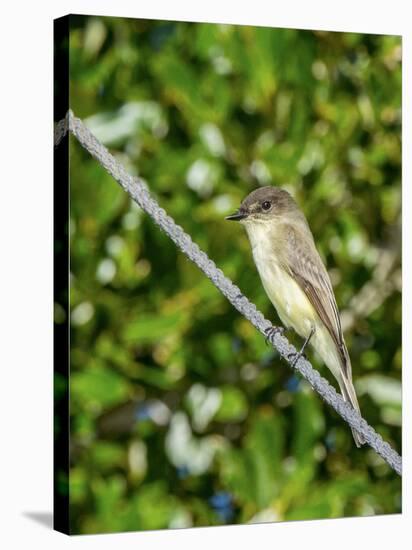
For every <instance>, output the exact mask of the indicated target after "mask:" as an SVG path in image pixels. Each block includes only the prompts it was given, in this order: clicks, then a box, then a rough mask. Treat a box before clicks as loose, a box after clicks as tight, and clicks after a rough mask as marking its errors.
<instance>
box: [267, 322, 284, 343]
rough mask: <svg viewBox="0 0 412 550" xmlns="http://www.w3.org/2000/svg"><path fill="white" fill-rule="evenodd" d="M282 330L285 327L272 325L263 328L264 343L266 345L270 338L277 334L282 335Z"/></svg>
mask: <svg viewBox="0 0 412 550" xmlns="http://www.w3.org/2000/svg"><path fill="white" fill-rule="evenodd" d="M284 332H285V329H284V328H283V327H275V326H273V325H272V326H271V327H269V328H267V329H266V330H265V334H266V338H265V343H266V345H268V343H269V340H270V338H273V337H274V336H276V335H277V334H280V336H283V334H284Z"/></svg>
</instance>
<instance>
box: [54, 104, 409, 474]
mask: <svg viewBox="0 0 412 550" xmlns="http://www.w3.org/2000/svg"><path fill="white" fill-rule="evenodd" d="M67 127H68V128H69V130H70V132H71V133H72V134H73V135H74V136H75V137H76V139H77V140H78V141H79V142H80V144H81V145H82V147H84V149H86V150H87V151H88V152H89V153H90V154H91V155H92V156H93V157H94V158H95V159H96V160H97V161H98V162H99V163H100V164H101V165H102V166H103V167H104V168H105V169H106V170H107V172H108V173H109V174H111V175H112V176H113V178H114V179H115V180H116V181H117V182H118V183H119V184H120V186H121V187H122V188H123V189H124V190H125V191H126V192H127V193H128V194H129V195H130V197H131V198H132V199H133V200H134V201H135V202H136V203H137V204H138V205H139V206H140V207H141V208H142V210H144V211H145V212H146V213H147V214H148V215H149V216H150V217H151V218H152V219H153V220H154V222H155V223H156V224H157V225H158V226H159V227H160V229H162V231H164V232H165V233H166V234H167V235H168V236H169V237H170V239H172V241H173V242H174V243H175V244H176V246H177V247H178V248H180V250H181V251H182V252H183V253H184V254H185V255H186V256H188V258H190V259H191V260H192V262H194V263H195V264H196V265H197V266H198V267H199V269H201V270H202V271H203V273H204V274H205V275H206V276H207V277H208V278H209V279H210V280H211V281H212V283H213V284H214V285H215V286H216V287H217V288H218V289H219V290H220V292H221V293H222V294H223V295H224V296H225V297H226V298H227V299H228V300H229V302H230V303H231V304H232V305H233V307H235V308H236V309H237V310H238V311H239V313H241V314H242V315H243V316H244V317H245V318H246V319H248V320H249V321H250V322H251V323H252V325H253V326H254V327H255V328H256V329H257V330H259V331H260V332H261V333H262V334H263V335H265V336H266V334H265V331H266V330H267V329H268V328H270V327H271V323H270V321H268V320H267V319H265V317H264V316H263V314H262V313H261V312H260V311H258V309H257V308H256V306H255V304H253V303H251V302H250V301H249V300H248V299H247V298H246V296H244V295H243V294H242V292H241V291H240V289H239V288H238V287H237V286H236V285H234V284H233V283H232V281H231V280H230V279H228V278H227V277H226V276H225V275H224V274H223V272H222V271H221V270H220V269H219V268H218V267H217V266H216V265H215V263H214V262H213V261H212V260H210V259H209V258H208V256H207V255H206V254H205V252H203V251H202V250H200V248H199V246H198V245H197V244H196V243H194V242H193V241H192V239H191V237H190V236H189V235H188V234H187V233H185V232H184V231H183V229H182V228H181V227H180V226H179V225H177V224H176V223H175V222H174V220H173V219H172V218H171V217H170V216H168V215H167V213H166V212H165V210H164V209H163V208H161V207H160V206H159V205H158V204H157V202H156V201H155V200H154V199H153V197H152V196H151V195H150V193H149V191H148V190H147V188H146V185H145V184H144V183H143V182H142V181H141V180H140V179H139V178H138V177H134V176H131V175H130V174H128V173H127V172H126V170H125V169H124V167H123V166H122V165H121V164H120V163H119V162H118V161H117V160H116V159H115V158H114V156H113V155H112V154H110V153H109V151H108V150H107V149H106V147H104V145H102V144H101V143H100V142H99V141H98V140H97V139H96V138H95V137H94V135H93V134H92V133H91V132H90V130H89V129H88V128H87V127H86V126H85V125H84V123H83V122H82V121H81V120H80V119H79V118H76V117H75V116H74V114H73V112H72V111H69V112H68V113H67V115H66V122H62V121H60V123H58V125H57V128H58V131H57V132H55V135H56V136H57V139H58V141H61V139H62V131H64V130H65V129H66V128H67ZM58 141H57V142H55V143H56V145H57V143H58ZM269 341H270V342H271V344H272V345H273V347H274V348H275V349H276V350H277V351H278V352H279V354H280V355H281V357H283V359H285V360H286V361H287V362H288V363H289V365H290V366H291V367H292V368H294V369H295V370H296V371H298V372H299V373H300V374H301V375H302V376H303V377H304V378H305V379H306V380H307V381H308V382H309V384H310V385H311V386H312V388H313V389H314V390H315V391H316V392H317V393H318V394H319V395H320V396H321V397H322V398H323V399H324V400H325V401H326V403H328V404H329V405H330V406H331V407H333V409H335V411H336V412H337V413H338V414H339V415H340V416H341V417H342V418H343V419H344V420H345V421H346V422H347V423H348V424H349V425H350V427H351V428H353V429H354V430H356V431H357V432H359V433H360V434H361V435H362V436H363V437H364V438H365V441H366V442H367V443H368V444H369V445H370V446H371V447H372V448H373V449H374V450H375V451H376V452H377V453H378V454H379V455H380V456H381V457H382V458H383V459H384V460H385V461H386V462H387V463H388V464H389V466H390V467H391V468H393V469H394V470H395V471H396V472H397V473H398V474H399V475H402V458H401V457H400V456H399V454H398V453H397V452H396V451H395V450H394V449H392V447H391V446H390V445H389V443H386V442H385V441H383V439H382V437H381V436H380V435H379V434H377V433H376V431H375V430H374V429H373V428H372V427H371V426H369V424H368V423H367V422H366V421H365V420H364V419H363V418H362V417H361V415H360V414H359V413H358V412H357V411H355V410H354V409H353V408H352V407H351V406H350V405H349V404H348V403H346V402H345V401H344V400H343V398H342V396H341V395H339V394H338V393H337V392H336V390H335V389H334V388H333V387H332V386H331V385H330V384H329V383H328V382H327V380H325V379H324V378H322V377H321V376H320V374H319V373H318V371H317V370H315V369H314V368H313V367H312V365H311V364H310V363H309V361H307V360H306V359H305V358H303V357H300V358H299V360H298V361H297V362H296V363H295V364H293V363H292V362H291V361H290V360H289V359H288V357H289V358H290V357H293V354H296V349H295V348H294V347H293V346H292V345H291V344H290V343H289V341H288V340H287V339H286V338H285V337H284V336H281V335H280V334H273V333H271V336H270V337H269Z"/></svg>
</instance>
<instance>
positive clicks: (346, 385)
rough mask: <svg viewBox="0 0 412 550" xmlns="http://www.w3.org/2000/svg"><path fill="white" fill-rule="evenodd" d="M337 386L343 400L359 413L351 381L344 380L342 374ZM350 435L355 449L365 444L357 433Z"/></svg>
mask: <svg viewBox="0 0 412 550" xmlns="http://www.w3.org/2000/svg"><path fill="white" fill-rule="evenodd" d="M339 386H340V391H341V392H342V396H343V399H344V400H345V401H347V402H348V403H350V404H351V405H352V407H353V408H354V409H355V410H357V411H358V412H359V413H360V408H359V403H358V399H357V397H356V392H355V388H354V386H353V383H352V380H350V379H349V378H346V377H345V375H344V374H343V373H342V374H341V376H340V377H339ZM352 434H353V439H354V440H355V443H356V446H357V447H361V446H362V445H363V444H364V443H366V441H365V438H364V437H363V436H362V435H361V434H360V433H359V432H357V431H355V430H352Z"/></svg>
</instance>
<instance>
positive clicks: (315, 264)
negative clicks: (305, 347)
mask: <svg viewBox="0 0 412 550" xmlns="http://www.w3.org/2000/svg"><path fill="white" fill-rule="evenodd" d="M285 229H286V232H285V233H286V236H287V238H286V242H287V251H286V257H285V264H286V265H285V267H286V268H287V269H288V270H289V273H290V274H291V275H292V276H293V278H294V279H295V281H296V282H297V283H298V284H299V286H300V288H301V289H302V290H303V291H304V292H305V294H306V296H307V297H308V299H309V301H310V303H311V304H312V306H313V307H314V308H315V310H316V312H317V313H318V315H319V317H320V319H321V321H322V322H323V324H324V325H325V327H326V328H327V330H328V332H329V334H330V335H331V337H332V339H333V341H334V342H335V344H336V347H337V350H338V351H339V355H340V357H341V360H342V367H343V370H344V374H345V375H346V376H350V375H351V373H350V370H351V366H350V359H349V355H348V351H347V349H346V345H345V342H344V339H343V335H342V327H341V322H340V316H339V311H338V306H337V305H336V300H335V295H334V293H333V288H332V284H331V282H330V279H329V275H328V272H327V271H326V268H325V266H324V265H323V262H322V260H321V258H320V256H319V253H318V251H317V250H316V247H315V245H314V243H313V241H312V239H308V238H307V237H305V235H304V234H302V232H300V231H299V230H298V229H295V228H294V227H292V226H291V225H288V226H287V227H286V228H285Z"/></svg>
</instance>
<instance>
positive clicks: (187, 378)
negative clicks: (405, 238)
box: [70, 16, 401, 533]
mask: <svg viewBox="0 0 412 550" xmlns="http://www.w3.org/2000/svg"><path fill="white" fill-rule="evenodd" d="M400 48H401V43H400V38H399V37H391V36H377V35H376V36H374V35H361V34H349V33H331V32H310V31H296V30H284V29H268V28H253V27H236V26H229V25H209V24H189V23H184V24H183V23H176V22H161V21H145V20H133V19H115V18H97V17H80V16H74V17H72V18H71V37H70V71H71V72H70V75H71V88H70V97H71V107H72V109H73V110H74V112H75V113H76V115H78V116H80V117H82V118H83V119H85V121H86V123H87V124H88V125H89V127H90V128H91V130H92V131H93V132H94V133H95V134H96V136H97V137H98V138H99V139H101V140H102V141H103V142H104V143H105V144H106V145H107V146H108V147H109V148H110V149H111V150H112V151H113V152H114V153H115V154H116V156H117V157H118V158H119V159H120V160H121V162H123V163H124V165H125V166H126V168H127V170H128V171H129V172H131V173H134V174H138V175H140V176H141V177H142V178H144V179H145V180H146V181H147V183H148V185H149V187H150V190H151V192H152V193H153V194H154V195H155V196H156V197H157V199H158V200H159V202H160V203H161V205H162V206H164V207H165V208H166V210H167V211H168V212H169V213H170V214H171V215H172V216H173V217H174V218H175V219H176V221H177V222H178V223H179V224H180V225H182V226H183V227H184V228H185V230H186V231H187V232H188V233H190V234H191V235H192V237H193V239H194V240H195V241H196V242H197V243H198V244H199V245H200V246H201V247H202V248H203V249H204V250H205V251H206V252H207V253H208V254H209V255H210V256H211V257H212V258H213V259H214V260H215V261H216V263H217V264H218V266H219V267H221V268H222V269H223V270H224V272H225V273H226V274H227V275H228V276H229V277H231V278H232V279H233V280H234V281H235V283H236V284H238V285H239V287H240V288H241V289H242V291H243V292H244V293H245V294H246V295H247V296H248V297H249V298H250V299H251V300H252V301H254V302H255V303H256V304H257V306H258V307H259V308H260V309H262V310H263V312H264V313H265V315H266V316H268V317H269V318H271V319H273V321H274V322H277V318H276V314H275V312H274V311H273V308H272V306H271V305H270V303H269V301H268V299H267V297H266V295H265V293H264V291H263V288H262V286H261V283H260V280H259V277H258V274H257V272H256V268H255V267H254V264H253V261H252V258H251V253H250V247H249V243H248V242H247V238H246V235H245V234H244V232H243V230H242V228H241V227H240V226H236V225H234V224H229V223H227V222H225V221H224V216H225V215H227V214H228V213H230V212H231V211H232V210H233V209H235V208H236V207H237V206H238V205H239V202H240V201H241V199H242V198H243V197H244V196H245V195H246V194H247V193H249V192H250V191H251V190H252V189H254V188H256V187H258V186H259V185H266V184H269V183H273V184H274V185H280V186H283V187H285V188H286V189H288V190H289V191H290V192H291V193H292V194H293V195H294V196H295V198H296V200H297V201H298V202H299V204H300V205H301V206H302V208H303V209H304V211H305V214H306V216H307V218H308V220H309V223H310V225H311V228H312V231H313V233H314V236H315V239H316V242H317V243H318V246H319V250H320V252H321V254H322V255H323V256H324V258H325V261H326V262H327V265H328V268H329V270H330V273H331V277H332V281H333V284H334V287H335V291H336V296H337V301H338V304H339V306H340V309H341V312H342V319H343V324H344V327H345V337H346V340H347V344H348V348H349V350H350V355H351V358H352V364H353V373H354V379H355V385H356V386H357V389H358V394H359V400H360V404H361V409H362V412H363V415H364V416H365V418H366V419H367V420H368V421H369V422H370V423H371V424H372V425H374V426H375V427H376V429H377V430H378V431H379V432H380V433H381V434H382V436H383V437H384V438H385V439H387V440H388V441H390V442H391V443H392V444H393V445H394V446H395V447H396V448H397V449H399V450H400V444H401V439H400V438H401V431H400V424H401V395H400V379H401V294H400V290H401V287H400V276H401V275H400V274H401V271H400V215H401V172H400V166H401V146H400V128H401V126H400V125H401V112H400V108H401V64H400ZM70 162H71V182H70V184H71V204H70V216H71V225H70V230H71V233H70V234H71V273H72V276H71V295H70V299H71V349H72V353H71V383H70V391H71V415H72V418H71V436H72V445H71V448H72V457H71V463H72V470H71V475H70V496H71V518H72V529H73V532H78V533H95V532H110V531H122V530H137V529H158V528H167V527H185V526H191V525H215V524H222V523H243V522H259V521H282V520H292V519H311V518H323V517H341V516H362V515H373V514H381V513H396V512H399V511H400V508H401V503H400V502H401V498H400V492H401V482H400V479H399V478H398V476H397V475H396V474H395V473H394V472H392V471H391V470H390V468H389V467H388V466H387V465H385V464H384V463H383V462H382V461H381V460H380V459H379V458H378V457H377V456H376V454H375V453H374V452H373V451H372V450H370V449H367V448H362V449H360V450H358V449H356V447H355V446H354V444H353V441H352V436H351V433H350V430H349V428H348V427H347V426H346V425H345V424H344V422H343V421H342V420H341V419H340V418H339V417H338V416H337V415H336V414H335V413H334V412H333V411H331V410H330V409H329V408H328V407H327V406H324V404H323V403H322V402H321V401H320V400H319V398H318V397H317V395H316V394H314V393H313V392H312V391H311V389H310V388H308V387H307V385H306V383H304V382H303V381H299V380H297V379H296V378H295V377H294V376H293V374H292V372H291V371H290V369H289V367H287V366H286V365H285V364H284V363H283V362H282V361H281V360H280V358H279V357H278V356H277V354H276V353H273V352H272V350H271V349H270V348H269V347H267V346H265V343H264V339H263V338H262V337H261V335H259V334H257V333H256V331H255V330H254V329H253V327H251V325H250V324H249V323H248V322H247V321H246V320H244V319H242V318H239V315H238V314H237V312H236V311H234V310H233V309H232V307H231V306H230V305H229V304H228V303H227V301H226V300H225V299H224V297H223V296H221V295H220V294H219V293H218V292H217V290H216V289H215V288H214V287H213V285H212V284H211V283H210V282H209V281H208V280H207V279H205V277H204V276H203V275H202V274H201V273H200V272H199V271H198V270H197V268H195V267H194V266H193V265H192V264H191V263H190V261H188V260H187V258H185V257H183V256H182V255H181V254H180V253H179V252H178V251H177V250H176V248H175V247H174V245H173V244H172V243H171V242H170V241H169V240H168V239H167V238H166V237H165V235H163V234H161V233H160V232H159V231H158V229H157V228H156V227H155V226H154V224H153V223H152V222H151V221H150V220H149V219H148V218H147V217H146V216H145V215H143V213H142V212H141V211H140V210H139V208H138V207H136V206H135V205H134V204H133V203H132V201H131V200H130V199H129V198H128V197H127V195H126V194H125V193H124V192H123V191H122V190H121V189H120V187H119V186H118V185H117V184H116V183H115V182H114V181H113V180H112V179H111V178H110V176H108V175H107V174H106V172H105V171H104V170H103V169H102V168H101V167H99V165H98V163H97V162H96V161H94V160H93V159H92V158H91V157H89V156H88V154H86V153H85V152H84V151H83V150H82V149H81V147H79V145H78V144H77V143H76V142H75V140H72V141H71V151H70ZM290 337H291V338H292V339H293V340H294V341H295V342H296V343H298V339H296V337H295V336H294V335H293V334H291V335H290ZM309 353H310V358H311V359H312V360H313V361H314V362H315V364H316V365H317V366H318V367H319V368H320V369H321V370H322V374H323V375H325V376H326V377H329V379H330V376H329V374H328V372H326V371H325V369H323V368H322V365H320V364H319V363H316V360H317V359H316V356H315V355H314V354H312V353H311V352H309Z"/></svg>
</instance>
